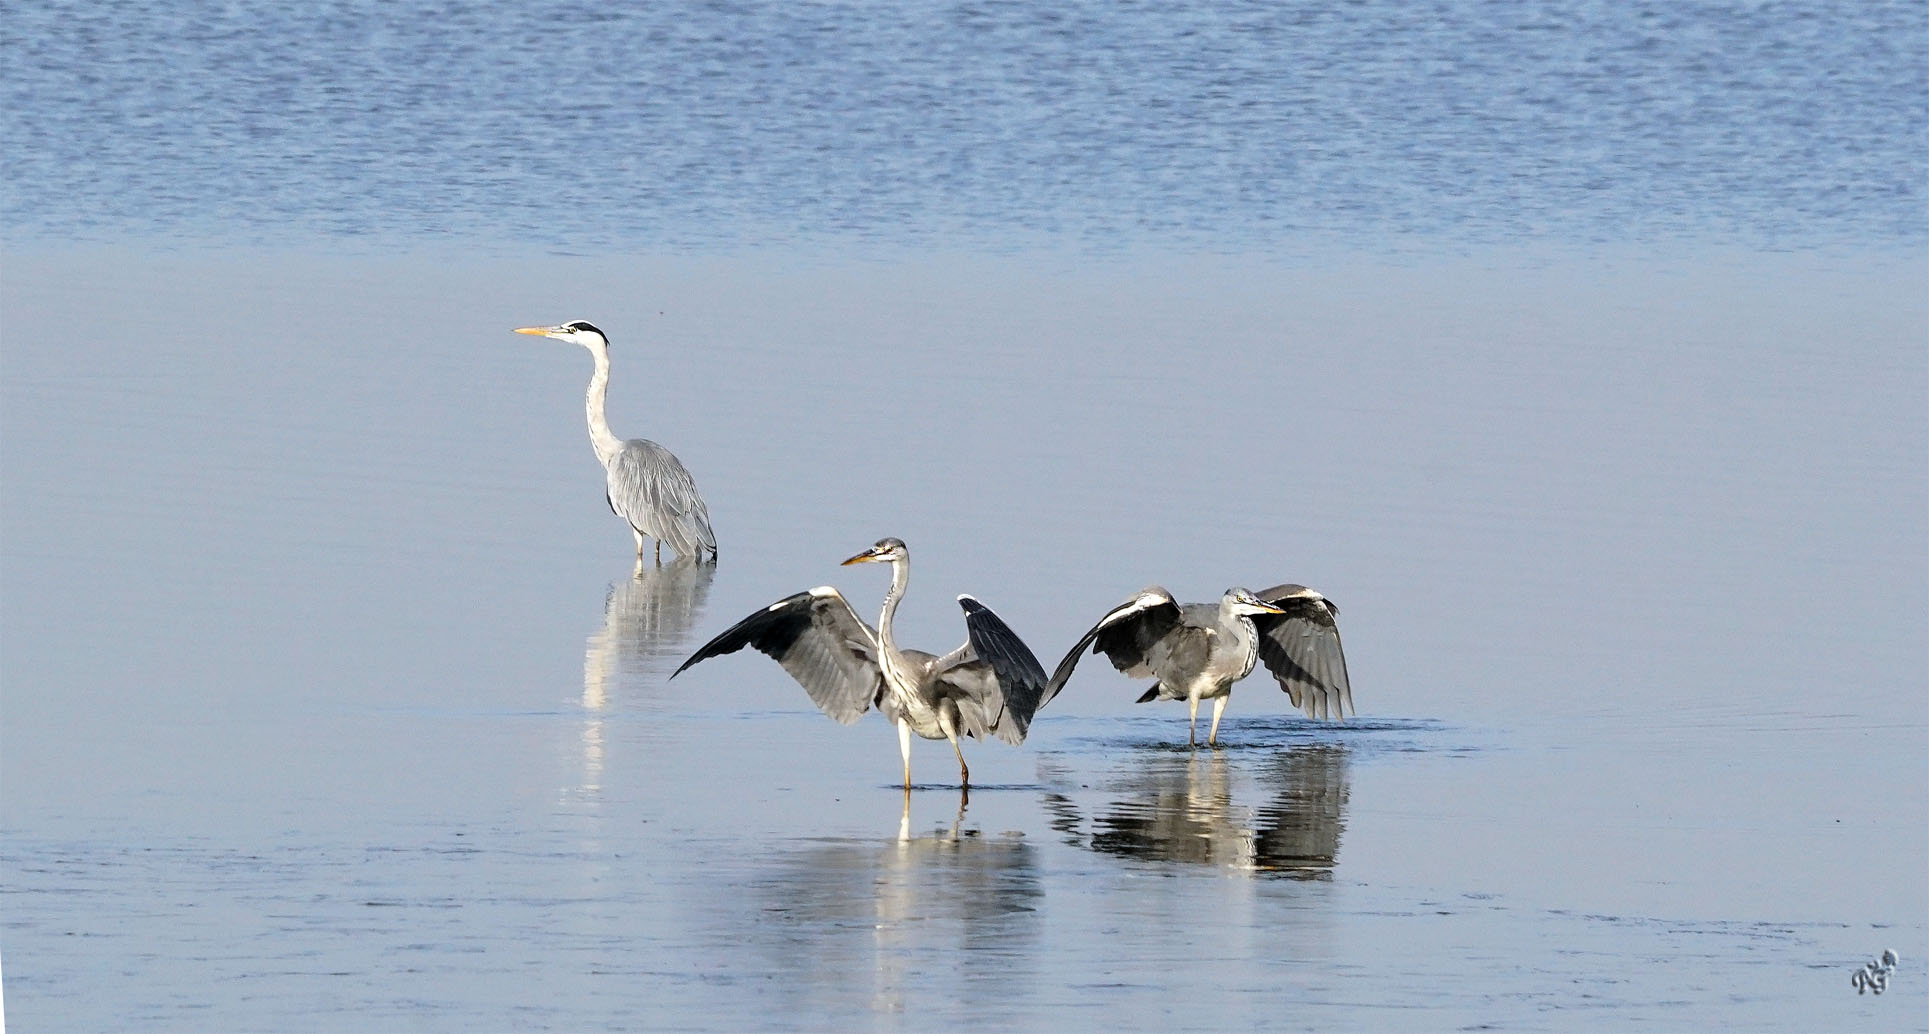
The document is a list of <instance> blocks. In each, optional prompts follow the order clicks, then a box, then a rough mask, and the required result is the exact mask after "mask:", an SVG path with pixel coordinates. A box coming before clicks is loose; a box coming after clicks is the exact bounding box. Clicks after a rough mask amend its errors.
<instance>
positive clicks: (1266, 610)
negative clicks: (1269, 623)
mask: <svg viewBox="0 0 1929 1034" xmlns="http://www.w3.org/2000/svg"><path fill="white" fill-rule="evenodd" d="M1223 605H1224V606H1225V607H1227V608H1228V609H1230V610H1231V611H1232V612H1233V613H1234V614H1238V615H1241V616H1242V617H1252V616H1253V615H1255V614H1284V613H1286V612H1285V611H1283V610H1281V609H1279V608H1278V607H1275V606H1273V605H1272V604H1270V603H1267V602H1266V601H1265V600H1262V599H1260V598H1259V597H1257V596H1254V595H1253V594H1252V592H1251V591H1249V590H1246V589H1239V588H1232V589H1227V590H1226V596H1225V599H1224V601H1223Z"/></svg>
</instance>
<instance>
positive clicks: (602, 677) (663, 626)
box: [576, 557, 717, 798]
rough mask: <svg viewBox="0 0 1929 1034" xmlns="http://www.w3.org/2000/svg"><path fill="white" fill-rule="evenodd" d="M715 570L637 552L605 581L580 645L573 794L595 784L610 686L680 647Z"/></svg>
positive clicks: (659, 665)
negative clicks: (577, 776) (652, 560)
mask: <svg viewBox="0 0 1929 1034" xmlns="http://www.w3.org/2000/svg"><path fill="white" fill-rule="evenodd" d="M716 576H717V566H716V562H715V561H714V560H712V561H710V562H708V563H704V562H702V561H699V560H697V559H696V558H694V557H677V558H676V559H674V560H672V561H670V562H668V563H656V564H649V563H645V562H643V561H642V560H640V559H639V560H638V562H637V566H636V571H635V573H634V574H632V575H631V576H630V577H629V578H627V579H625V580H623V581H618V582H612V583H610V587H609V593H608V595H607V596H605V598H604V600H603V627H601V628H599V629H597V630H596V631H595V632H593V633H591V634H590V637H589V640H588V642H587V644H586V645H585V647H584V649H583V730H582V751H583V777H582V783H581V785H580V786H579V787H578V788H577V790H576V793H577V794H578V795H579V796H582V797H585V798H594V797H596V796H597V795H598V794H600V793H601V791H602V778H603V754H604V735H605V730H604V722H605V721H606V719H607V711H608V710H609V708H610V706H611V705H610V697H611V688H612V685H613V684H614V683H616V682H617V681H618V680H619V678H620V677H621V676H625V675H628V676H632V677H633V676H638V675H646V674H647V675H661V673H662V671H663V670H664V669H665V667H666V666H667V665H668V664H669V663H670V662H672V661H674V660H675V659H676V657H677V656H678V655H679V654H681V653H682V651H683V647H684V644H685V641H686V640H687V639H689V637H690V630H691V629H692V628H693V627H694V626H695V624H696V622H697V620H698V619H699V618H700V617H702V615H703V604H704V600H705V599H707V598H708V596H709V594H710V582H711V580H712V579H714V578H715V577H716Z"/></svg>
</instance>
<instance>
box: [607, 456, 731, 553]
mask: <svg viewBox="0 0 1929 1034" xmlns="http://www.w3.org/2000/svg"><path fill="white" fill-rule="evenodd" d="M609 503H610V509H611V510H614V511H616V515H617V516H618V517H621V518H623V519H624V520H626V521H629V522H630V527H632V528H635V529H636V530H637V531H640V532H642V533H643V534H645V535H648V536H650V537H651V538H654V539H660V540H662V541H664V542H667V543H669V545H670V548H672V549H674V550H676V551H677V553H678V554H679V555H681V556H699V555H701V552H702V551H710V552H715V551H716V548H717V535H716V533H715V532H713V531H711V530H710V508H709V507H707V506H705V505H703V497H702V496H700V495H698V494H697V481H696V479H695V478H693V477H691V476H690V472H689V471H688V470H686V469H684V466H683V463H682V462H681V461H679V460H678V459H677V458H676V457H675V456H673V455H671V454H670V450H668V449H666V448H664V447H663V446H661V445H658V444H656V443H655V442H652V441H649V440H647V439H644V438H635V439H632V440H630V441H627V442H624V443H623V447H622V448H621V449H619V450H617V452H616V455H615V456H613V457H611V458H610V463H609Z"/></svg>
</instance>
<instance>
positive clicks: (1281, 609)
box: [1260, 601, 1286, 614]
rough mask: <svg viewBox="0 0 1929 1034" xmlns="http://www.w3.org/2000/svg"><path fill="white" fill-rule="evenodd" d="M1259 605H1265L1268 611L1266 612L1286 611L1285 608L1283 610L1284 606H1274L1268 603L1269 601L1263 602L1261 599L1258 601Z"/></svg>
mask: <svg viewBox="0 0 1929 1034" xmlns="http://www.w3.org/2000/svg"><path fill="white" fill-rule="evenodd" d="M1260 606H1262V607H1265V608H1266V613H1268V614H1284V613H1286V610H1285V608H1283V607H1276V606H1274V605H1273V604H1270V603H1266V602H1264V601H1261V602H1260Z"/></svg>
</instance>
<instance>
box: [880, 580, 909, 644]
mask: <svg viewBox="0 0 1929 1034" xmlns="http://www.w3.org/2000/svg"><path fill="white" fill-rule="evenodd" d="M910 584H911V565H910V564H909V563H908V562H906V561H903V560H893V561H891V590H890V591H889V592H887V593H885V594H884V613H882V614H879V615H878V618H877V638H878V642H880V643H882V644H883V646H884V650H885V652H886V653H889V654H890V655H891V657H892V660H894V661H896V662H898V663H899V664H900V665H902V663H903V659H904V651H902V650H900V649H898V641H897V635H896V634H895V633H894V632H893V631H892V629H891V623H892V622H893V621H895V620H896V619H897V613H898V604H899V603H900V602H902V601H903V599H904V588H905V586H907V585H910Z"/></svg>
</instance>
